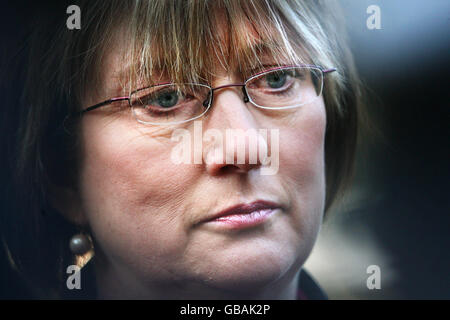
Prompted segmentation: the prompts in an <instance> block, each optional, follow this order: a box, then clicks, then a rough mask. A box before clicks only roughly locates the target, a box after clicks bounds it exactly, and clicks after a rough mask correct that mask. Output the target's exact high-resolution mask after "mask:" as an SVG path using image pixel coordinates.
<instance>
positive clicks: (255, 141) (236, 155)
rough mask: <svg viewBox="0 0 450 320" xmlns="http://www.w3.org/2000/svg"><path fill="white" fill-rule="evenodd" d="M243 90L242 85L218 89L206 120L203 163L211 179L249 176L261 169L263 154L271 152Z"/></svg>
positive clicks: (204, 119)
mask: <svg viewBox="0 0 450 320" xmlns="http://www.w3.org/2000/svg"><path fill="white" fill-rule="evenodd" d="M241 88H242V89H241ZM243 91H244V90H243V86H242V85H224V86H220V87H216V88H215V89H214V99H213V101H212V103H213V104H212V105H211V109H210V110H209V112H208V113H207V114H206V116H205V117H204V118H203V127H204V129H205V132H204V141H203V161H204V163H205V164H206V171H207V173H208V174H209V175H211V176H219V175H224V174H227V173H241V174H245V173H248V172H249V171H250V170H252V169H257V168H259V167H261V165H262V161H261V159H260V156H259V153H260V152H261V151H262V150H270V149H269V147H268V146H267V141H266V139H265V138H264V137H262V136H260V135H259V130H258V129H260V127H259V123H258V121H257V119H256V118H255V116H254V113H253V112H252V111H251V110H249V108H248V107H247V105H246V103H245V102H247V101H248V100H246V98H247V97H246V94H245V93H244V92H243ZM264 154H265V153H264Z"/></svg>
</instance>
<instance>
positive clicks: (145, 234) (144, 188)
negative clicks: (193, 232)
mask: <svg viewBox="0 0 450 320" xmlns="http://www.w3.org/2000/svg"><path fill="white" fill-rule="evenodd" d="M90 120H91V119H89V120H88V119H86V121H85V123H84V128H83V134H84V137H83V138H84V154H85V156H84V161H83V164H82V186H81V190H82V203H83V205H84V212H85V214H86V215H87V216H88V217H87V218H88V221H89V224H90V227H91V229H92V230H93V233H94V237H95V239H96V241H97V242H98V244H99V245H100V247H101V248H102V251H103V252H104V253H105V254H107V255H108V256H109V257H110V258H111V259H113V260H115V261H122V262H123V263H126V264H129V265H133V264H136V263H138V261H139V263H141V264H142V263H144V264H146V265H147V267H148V269H149V270H151V265H155V263H156V261H158V263H159V264H161V261H165V260H167V257H169V256H176V255H177V254H180V253H181V252H182V250H183V248H182V246H183V243H184V242H185V240H184V237H185V236H186V234H185V231H184V230H183V221H182V220H181V219H179V217H180V216H181V215H180V212H181V211H182V210H183V207H182V205H183V203H184V202H185V201H184V197H186V196H187V194H188V192H189V190H184V189H183V186H185V185H189V181H191V180H192V179H194V178H195V177H194V175H193V172H192V171H189V170H179V168H176V166H175V165H173V164H172V162H171V160H170V150H171V148H170V143H171V141H170V139H168V138H163V137H160V138H157V139H155V138H154V137H151V136H150V134H149V133H142V132H137V131H136V130H135V129H130V128H129V126H126V125H123V126H122V125H121V124H120V123H119V122H116V123H114V125H110V126H104V127H103V128H101V129H98V128H99V125H98V124H97V125H95V126H94V123H92V122H94V121H90ZM176 169H178V170H176ZM149 215H151V217H149ZM149 253H150V254H149ZM137 256H138V257H141V259H140V260H137V259H136V257H137ZM147 267H146V268H147ZM140 268H142V266H140Z"/></svg>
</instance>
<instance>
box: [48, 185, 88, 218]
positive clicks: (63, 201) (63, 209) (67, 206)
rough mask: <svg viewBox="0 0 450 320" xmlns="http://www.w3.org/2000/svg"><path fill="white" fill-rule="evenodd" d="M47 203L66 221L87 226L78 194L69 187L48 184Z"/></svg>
mask: <svg viewBox="0 0 450 320" xmlns="http://www.w3.org/2000/svg"><path fill="white" fill-rule="evenodd" d="M49 192H50V194H49V202H50V205H51V206H52V207H53V208H54V209H56V210H57V211H58V212H59V213H60V214H61V215H62V216H63V217H65V218H66V219H67V221H69V222H71V223H73V224H75V225H77V226H85V225H87V218H86V215H85V214H84V211H83V209H82V206H81V201H80V197H79V193H78V192H77V191H76V190H75V189H74V188H71V187H67V186H57V185H55V184H53V183H50V186H49Z"/></svg>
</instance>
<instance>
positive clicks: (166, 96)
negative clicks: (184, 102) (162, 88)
mask: <svg viewBox="0 0 450 320" xmlns="http://www.w3.org/2000/svg"><path fill="white" fill-rule="evenodd" d="M178 100H179V96H178V92H176V91H166V92H163V93H161V94H160V95H158V96H157V97H156V99H155V102H157V103H158V104H159V105H160V106H161V107H163V108H171V107H173V106H175V105H176V104H177V103H178Z"/></svg>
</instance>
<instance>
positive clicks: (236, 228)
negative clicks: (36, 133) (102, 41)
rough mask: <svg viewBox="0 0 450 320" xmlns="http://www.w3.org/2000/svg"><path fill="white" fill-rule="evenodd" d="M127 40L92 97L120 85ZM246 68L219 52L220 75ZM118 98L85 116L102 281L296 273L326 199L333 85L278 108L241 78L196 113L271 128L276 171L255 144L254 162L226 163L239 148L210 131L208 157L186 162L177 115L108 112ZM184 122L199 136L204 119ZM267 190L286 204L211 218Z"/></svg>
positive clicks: (222, 125)
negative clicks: (266, 104) (267, 106)
mask: <svg viewBox="0 0 450 320" xmlns="http://www.w3.org/2000/svg"><path fill="white" fill-rule="evenodd" d="M119 44H120V42H118V43H117V46H115V48H116V50H112V51H110V52H109V53H108V55H107V56H106V57H105V59H104V63H103V67H102V68H103V69H102V70H103V72H102V74H101V76H102V79H103V82H102V85H101V86H100V87H99V88H97V89H98V90H96V91H95V92H92V93H90V94H89V95H87V96H86V98H85V101H84V106H89V105H93V104H95V103H98V102H99V101H103V100H105V99H108V98H111V97H116V96H120V95H121V93H120V90H119V89H120V81H119V78H118V75H119V74H120V73H121V72H123V67H124V66H123V63H122V62H121V57H122V53H123V51H124V50H126V48H125V47H122V48H120V47H119ZM117 48H120V49H117ZM264 59H265V58H264ZM269 60H270V59H269ZM265 62H266V63H270V62H271V61H265ZM187 67H188V66H187ZM237 70H238V68H236V70H224V69H222V68H221V67H220V64H218V66H217V70H215V73H216V74H217V75H218V76H217V77H216V78H215V79H214V82H213V83H211V84H210V85H211V86H212V87H217V86H222V85H226V84H230V83H241V82H243V81H245V79H243V78H242V76H241V75H240V74H239V73H237V72H236V71H237ZM163 80H166V81H167V80H168V81H170V79H163ZM126 103H127V102H125V105H126ZM118 106H120V103H116V104H113V105H111V106H108V107H104V108H100V109H98V110H95V111H92V112H89V113H86V114H85V116H84V118H83V119H82V124H81V137H82V155H83V156H82V163H81V180H80V199H81V201H80V203H81V208H80V211H81V212H82V214H83V216H84V217H85V219H86V222H87V224H88V225H89V226H90V228H91V230H92V235H93V237H94V239H95V244H96V253H97V257H96V259H98V261H97V264H98V265H100V266H101V267H100V268H99V269H98V270H97V277H98V279H99V286H100V290H101V291H102V289H101V287H102V286H103V287H104V288H109V289H110V290H113V289H114V288H115V289H118V288H122V289H125V290H129V292H132V293H131V294H132V295H135V296H143V295H149V294H151V293H152V292H153V294H155V295H156V292H158V293H159V294H161V293H162V296H164V295H165V294H166V295H169V294H170V292H171V290H178V291H179V292H183V291H185V292H191V293H192V294H194V292H197V291H198V292H202V290H210V291H209V292H221V291H228V290H231V291H237V292H242V293H245V292H247V291H249V292H250V291H251V290H255V288H261V289H262V288H266V287H268V286H269V285H275V284H276V283H289V282H293V281H294V280H295V275H296V274H297V273H298V270H299V269H300V267H301V265H302V264H303V263H304V261H305V260H306V258H307V257H308V255H309V253H310V251H311V249H312V246H313V244H314V241H315V239H316V236H317V233H318V230H319V229H320V224H321V220H322V214H323V209H324V197H325V175H324V137H325V126H326V115H325V107H324V102H323V99H322V97H320V98H318V99H316V100H315V101H314V102H313V103H310V104H307V105H304V106H302V107H300V108H297V109H294V110H290V111H287V110H285V111H283V110H280V111H270V112H268V111H267V110H264V109H258V108H256V107H254V106H253V105H252V104H250V103H244V102H243V99H242V91H241V88H239V87H230V88H226V89H223V90H218V91H216V92H215V93H214V102H213V105H212V107H211V109H210V110H209V111H208V113H207V114H206V115H205V116H204V117H203V118H200V119H197V121H201V125H202V129H203V132H206V131H209V130H210V129H217V130H218V131H219V132H221V133H222V134H223V137H226V130H227V129H242V130H244V131H246V130H248V129H255V130H259V129H266V130H267V133H268V136H269V138H268V139H267V148H268V150H271V144H273V143H278V146H279V149H278V155H272V157H274V156H278V158H279V168H278V171H277V172H276V174H269V175H263V174H261V169H262V168H263V165H262V164H261V163H260V162H258V163H256V164H248V161H249V160H248V156H249V154H247V158H246V161H247V164H238V163H234V164H227V163H223V162H225V161H221V159H220V158H221V157H219V156H218V155H219V154H220V153H222V151H223V155H224V157H223V159H226V156H227V155H230V152H231V151H230V150H227V149H226V148H225V146H224V147H223V148H222V149H220V147H221V144H220V143H213V142H211V141H209V142H208V141H203V146H202V148H201V149H200V153H199V154H200V157H201V158H202V161H201V163H195V164H194V163H193V164H186V163H181V164H177V163H176V162H175V161H173V158H172V156H171V155H172V153H173V150H174V148H175V147H176V146H179V141H174V140H173V139H171V137H172V134H173V132H174V129H175V128H174V127H156V126H148V125H144V124H141V123H138V122H137V121H136V120H135V119H134V118H133V116H132V114H131V112H130V110H129V109H126V108H123V111H119V112H117V113H111V112H109V111H110V110H113V109H114V108H117V107H118ZM108 110H109V111H108ZM197 125H198V123H197ZM182 128H184V129H186V130H187V131H188V132H191V133H192V137H193V136H194V134H193V131H194V122H190V123H189V124H185V125H183V126H182ZM271 130H278V134H279V139H276V138H274V135H272V139H271V138H270V136H271V132H273V131H271ZM277 140H278V141H277ZM224 143H225V144H226V143H227V142H226V141H225V142H224ZM228 143H229V142H228ZM217 150H219V152H216V151H217ZM272 150H274V149H273V148H272ZM206 159H208V160H206ZM258 160H260V159H258ZM197 162H198V161H197ZM258 201H259V202H258ZM263 201H267V202H271V203H272V204H275V208H273V209H272V210H263V213H264V214H267V215H264V216H263V218H261V219H259V220H258V219H256V220H251V219H250V223H248V220H247V223H246V222H245V221H246V220H245V219H244V223H242V221H241V223H237V224H236V223H233V222H232V221H231V222H230V220H226V219H224V220H222V221H220V220H219V221H210V219H211V218H213V217H214V216H215V215H216V214H218V213H219V212H221V211H222V210H224V209H227V208H230V207H233V206H236V205H239V204H243V205H246V204H252V203H255V202H256V203H257V204H260V205H261V204H262V205H264V204H265V202H263ZM247 217H249V215H247ZM241 218H242V217H241ZM121 292H124V291H121ZM103 294H107V293H106V292H105V290H103ZM191 297H193V296H191Z"/></svg>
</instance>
